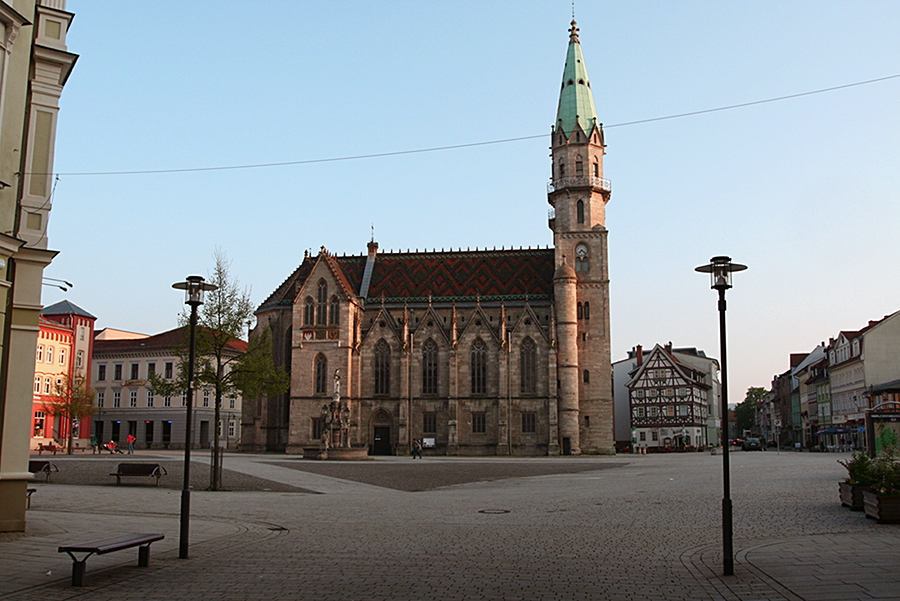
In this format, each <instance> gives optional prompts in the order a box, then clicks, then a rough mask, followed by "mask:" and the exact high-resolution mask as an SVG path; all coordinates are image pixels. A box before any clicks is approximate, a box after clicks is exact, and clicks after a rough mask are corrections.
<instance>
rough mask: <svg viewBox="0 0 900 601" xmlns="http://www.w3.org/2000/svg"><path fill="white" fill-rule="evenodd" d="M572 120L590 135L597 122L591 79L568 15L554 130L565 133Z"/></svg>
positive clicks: (573, 25) (571, 125)
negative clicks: (567, 44)
mask: <svg viewBox="0 0 900 601" xmlns="http://www.w3.org/2000/svg"><path fill="white" fill-rule="evenodd" d="M576 123H577V124H579V125H581V129H583V130H584V133H585V134H587V135H588V136H590V135H591V133H592V132H593V131H594V127H595V126H597V125H599V123H600V122H599V121H598V119H597V109H596V108H594V95H593V94H592V93H591V80H590V78H589V77H588V72H587V66H585V64H584V55H582V54H581V42H579V41H578V27H576V23H575V19H572V28H571V29H569V51H568V53H567V54H566V68H565V69H564V70H563V78H562V90H560V92H559V108H557V109H556V130H557V131H560V130H562V132H563V134H564V135H565V136H566V137H569V136H570V135H572V130H574V129H575V124H576Z"/></svg>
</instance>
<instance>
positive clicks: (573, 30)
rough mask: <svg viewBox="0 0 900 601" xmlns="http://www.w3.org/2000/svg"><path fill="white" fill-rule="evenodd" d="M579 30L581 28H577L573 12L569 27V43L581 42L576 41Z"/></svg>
mask: <svg viewBox="0 0 900 601" xmlns="http://www.w3.org/2000/svg"><path fill="white" fill-rule="evenodd" d="M579 31H581V30H580V29H578V23H576V22H575V15H574V14H573V15H572V27H571V28H570V29H569V43H570V44H571V43H572V42H574V43H576V44H580V43H581V42H579V41H578V32H579Z"/></svg>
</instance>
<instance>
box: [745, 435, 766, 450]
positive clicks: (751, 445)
mask: <svg viewBox="0 0 900 601" xmlns="http://www.w3.org/2000/svg"><path fill="white" fill-rule="evenodd" d="M742 448H743V449H744V450H745V451H765V450H766V448H765V447H764V446H763V444H762V442H760V440H759V439H758V438H748V439H747V440H745V441H744V444H743V446H742Z"/></svg>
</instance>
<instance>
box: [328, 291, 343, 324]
mask: <svg viewBox="0 0 900 601" xmlns="http://www.w3.org/2000/svg"><path fill="white" fill-rule="evenodd" d="M340 309H341V307H340V305H339V304H338V298H337V297H336V296H332V297H331V306H330V307H329V308H328V323H329V324H331V325H333V326H336V325H338V324H339V323H340V321H341V313H340Z"/></svg>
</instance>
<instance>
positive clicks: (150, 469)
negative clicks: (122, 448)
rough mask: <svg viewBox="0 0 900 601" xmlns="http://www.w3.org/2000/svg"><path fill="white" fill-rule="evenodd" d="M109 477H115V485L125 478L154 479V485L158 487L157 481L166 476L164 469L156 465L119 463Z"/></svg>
mask: <svg viewBox="0 0 900 601" xmlns="http://www.w3.org/2000/svg"><path fill="white" fill-rule="evenodd" d="M109 475H110V476H115V477H116V484H117V485H118V484H120V483H121V482H122V478H123V477H125V476H151V477H153V478H156V485H157V486H159V479H160V478H161V477H163V476H166V475H168V474H167V472H166V468H164V467H163V466H161V465H159V464H158V463H120V464H119V465H117V466H116V469H115V470H113V471H111V472H110V473H109Z"/></svg>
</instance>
